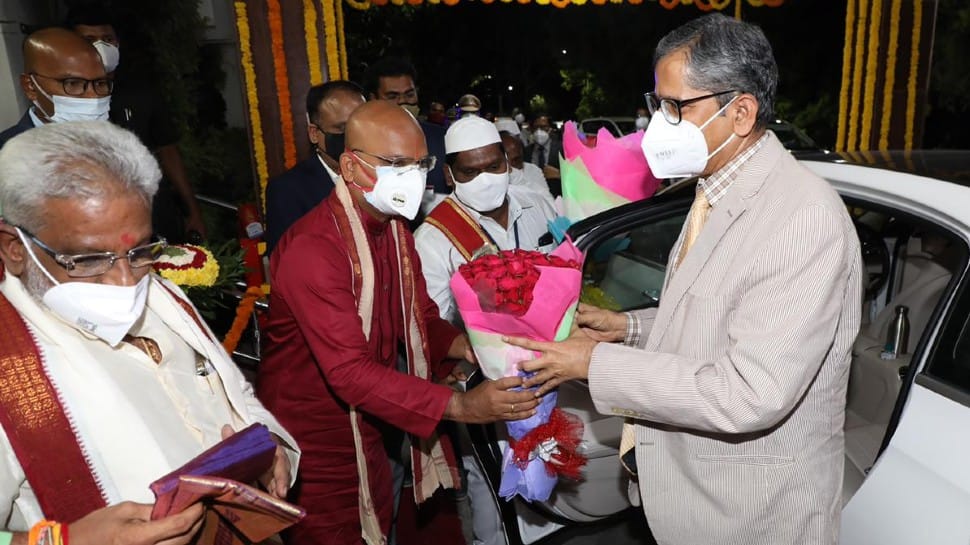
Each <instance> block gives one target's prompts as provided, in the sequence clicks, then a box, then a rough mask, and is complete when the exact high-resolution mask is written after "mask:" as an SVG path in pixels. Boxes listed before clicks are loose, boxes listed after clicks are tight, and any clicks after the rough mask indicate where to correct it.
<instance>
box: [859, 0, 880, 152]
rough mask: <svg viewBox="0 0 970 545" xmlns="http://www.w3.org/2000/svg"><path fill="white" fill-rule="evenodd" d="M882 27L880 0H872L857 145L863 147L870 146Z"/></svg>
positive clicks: (867, 147) (868, 147)
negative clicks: (860, 122)
mask: <svg viewBox="0 0 970 545" xmlns="http://www.w3.org/2000/svg"><path fill="white" fill-rule="evenodd" d="M881 29H882V0H872V15H871V16H870V18H869V39H868V40H867V42H868V46H869V51H868V53H867V55H868V57H869V58H868V62H867V63H866V80H865V90H864V91H863V99H862V130H861V131H860V135H859V146H860V147H862V148H864V149H870V148H872V121H873V118H874V117H875V100H876V96H875V95H876V77H877V75H878V69H877V67H878V66H879V48H880V46H881V42H880V40H879V36H880V34H881V33H880V30H881Z"/></svg>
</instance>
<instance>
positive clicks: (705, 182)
mask: <svg viewBox="0 0 970 545" xmlns="http://www.w3.org/2000/svg"><path fill="white" fill-rule="evenodd" d="M767 141H768V131H765V133H764V134H763V135H761V138H759V139H758V141H757V142H755V143H754V144H752V145H751V147H749V148H748V149H746V150H744V151H743V152H741V154H740V155H738V156H737V157H735V158H734V159H731V160H730V161H729V162H728V164H726V165H724V166H723V167H721V169H720V170H718V171H717V172H715V173H714V174H711V175H710V176H708V177H707V178H700V179H699V180H698V181H697V190H698V191H703V192H704V196H705V197H707V202H709V203H710V205H711V206H712V207H713V206H714V205H715V204H716V203H717V201H719V200H721V199H722V198H723V197H724V195H725V194H727V191H728V188H729V187H730V186H731V184H732V183H733V182H734V180H735V179H736V178H737V177H738V172H739V171H740V170H741V166H742V165H744V163H746V162H747V161H748V159H750V158H751V157H752V156H753V155H754V154H755V153H757V152H758V150H759V149H761V147H762V146H764V143H765V142H767Z"/></svg>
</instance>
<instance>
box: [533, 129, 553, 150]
mask: <svg viewBox="0 0 970 545" xmlns="http://www.w3.org/2000/svg"><path fill="white" fill-rule="evenodd" d="M532 137H533V138H535V141H536V144H539V145H540V146H545V145H546V144H548V143H549V131H547V130H545V129H536V131H535V132H534V133H532Z"/></svg>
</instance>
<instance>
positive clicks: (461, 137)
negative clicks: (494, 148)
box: [445, 115, 502, 153]
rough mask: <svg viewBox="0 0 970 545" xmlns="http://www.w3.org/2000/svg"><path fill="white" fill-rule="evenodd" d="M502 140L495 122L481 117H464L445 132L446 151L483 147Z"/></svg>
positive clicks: (456, 151)
mask: <svg viewBox="0 0 970 545" xmlns="http://www.w3.org/2000/svg"><path fill="white" fill-rule="evenodd" d="M501 141H502V137H501V136H499V134H498V129H496V128H495V124H494V123H492V122H491V121H489V120H487V119H483V118H481V117H478V116H477V115H476V116H471V117H463V118H461V119H459V120H458V121H455V122H454V123H452V124H451V126H450V127H448V132H446V133H445V153H458V152H459V151H468V150H470V149H477V148H483V147H485V146H488V145H489V144H497V143H499V142H501Z"/></svg>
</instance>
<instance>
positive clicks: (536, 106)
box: [529, 95, 549, 113]
mask: <svg viewBox="0 0 970 545" xmlns="http://www.w3.org/2000/svg"><path fill="white" fill-rule="evenodd" d="M529 110H531V111H532V112H535V113H540V112H548V111H549V103H548V101H547V100H546V97H544V96H542V95H535V96H533V97H532V98H530V99H529Z"/></svg>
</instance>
